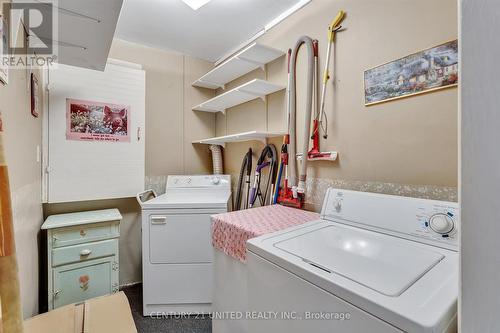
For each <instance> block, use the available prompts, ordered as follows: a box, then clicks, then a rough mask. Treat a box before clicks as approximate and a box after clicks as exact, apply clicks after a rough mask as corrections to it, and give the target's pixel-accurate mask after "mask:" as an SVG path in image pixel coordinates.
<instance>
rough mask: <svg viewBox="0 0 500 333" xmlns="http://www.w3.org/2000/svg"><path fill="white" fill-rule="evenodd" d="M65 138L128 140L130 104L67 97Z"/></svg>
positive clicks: (79, 139) (109, 140)
mask: <svg viewBox="0 0 500 333" xmlns="http://www.w3.org/2000/svg"><path fill="white" fill-rule="evenodd" d="M66 138H67V139H68V140H77V141H107V142H130V106H125V105H118V104H111V103H100V102H93V101H84V100H77V99H70V98H67V99H66Z"/></svg>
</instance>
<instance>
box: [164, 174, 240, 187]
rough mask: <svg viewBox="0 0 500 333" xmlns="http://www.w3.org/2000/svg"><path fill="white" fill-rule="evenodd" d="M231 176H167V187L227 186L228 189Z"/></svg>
mask: <svg viewBox="0 0 500 333" xmlns="http://www.w3.org/2000/svg"><path fill="white" fill-rule="evenodd" d="M230 186H231V176H228V175H195V176H168V179H167V189H175V188H214V189H216V188H227V189H230Z"/></svg>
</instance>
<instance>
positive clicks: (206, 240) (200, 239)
mask: <svg viewBox="0 0 500 333" xmlns="http://www.w3.org/2000/svg"><path fill="white" fill-rule="evenodd" d="M210 215H211V214H161V213H152V214H150V215H149V217H148V220H149V221H148V222H149V252H150V255H149V258H150V261H151V263H152V264H185V263H189V264H195V263H211V262H212V261H213V251H212V243H211V231H210V226H211V220H210Z"/></svg>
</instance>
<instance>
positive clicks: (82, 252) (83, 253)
mask: <svg viewBox="0 0 500 333" xmlns="http://www.w3.org/2000/svg"><path fill="white" fill-rule="evenodd" d="M91 253H92V250H89V249H85V250H81V251H80V255H81V256H82V257H86V256H89V255H90V254H91Z"/></svg>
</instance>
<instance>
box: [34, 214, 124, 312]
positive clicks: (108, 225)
mask: <svg viewBox="0 0 500 333" xmlns="http://www.w3.org/2000/svg"><path fill="white" fill-rule="evenodd" d="M121 219H122V216H121V214H120V212H119V211H118V210H117V209H107V210H99V211H89V212H80V213H70V214H60V215H52V216H49V217H48V218H47V220H45V223H44V224H43V225H42V230H46V231H47V239H46V240H47V254H46V255H47V268H46V269H47V284H48V285H47V291H48V295H47V303H48V304H47V307H48V310H49V311H50V310H53V309H55V308H58V307H61V306H64V305H67V304H72V303H78V302H82V301H84V300H86V299H89V298H93V297H98V296H103V295H108V294H112V293H116V292H118V278H119V255H118V245H119V244H118V241H119V237H120V221H121Z"/></svg>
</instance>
